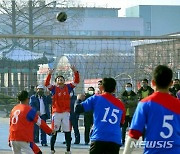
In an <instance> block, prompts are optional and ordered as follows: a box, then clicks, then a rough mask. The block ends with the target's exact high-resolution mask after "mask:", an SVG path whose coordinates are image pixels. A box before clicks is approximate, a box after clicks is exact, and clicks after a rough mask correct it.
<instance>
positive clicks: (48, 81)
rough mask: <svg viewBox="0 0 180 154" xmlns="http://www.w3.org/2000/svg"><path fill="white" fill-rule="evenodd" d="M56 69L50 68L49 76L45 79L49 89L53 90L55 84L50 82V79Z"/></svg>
mask: <svg viewBox="0 0 180 154" xmlns="http://www.w3.org/2000/svg"><path fill="white" fill-rule="evenodd" d="M53 71H54V69H49V70H48V76H47V78H46V80H45V83H44V85H45V86H46V87H47V88H48V89H49V90H52V88H53V86H52V85H51V84H50V80H51V75H52V73H53Z"/></svg>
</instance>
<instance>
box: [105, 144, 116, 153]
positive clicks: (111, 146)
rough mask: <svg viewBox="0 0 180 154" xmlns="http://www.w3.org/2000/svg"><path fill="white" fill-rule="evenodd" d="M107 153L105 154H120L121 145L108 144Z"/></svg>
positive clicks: (106, 145)
mask: <svg viewBox="0 0 180 154" xmlns="http://www.w3.org/2000/svg"><path fill="white" fill-rule="evenodd" d="M105 147H106V151H105V153H104V154H119V150H120V145H118V144H116V143H114V142H106V144H105Z"/></svg>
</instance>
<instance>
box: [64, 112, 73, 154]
mask: <svg viewBox="0 0 180 154" xmlns="http://www.w3.org/2000/svg"><path fill="white" fill-rule="evenodd" d="M62 130H63V132H64V133H65V141H66V150H67V151H70V149H71V123H70V113H69V112H64V113H63V119H62Z"/></svg>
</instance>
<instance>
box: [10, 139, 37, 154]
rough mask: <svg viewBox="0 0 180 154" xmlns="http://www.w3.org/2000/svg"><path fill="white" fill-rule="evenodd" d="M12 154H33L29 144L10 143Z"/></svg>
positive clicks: (20, 142)
mask: <svg viewBox="0 0 180 154" xmlns="http://www.w3.org/2000/svg"><path fill="white" fill-rule="evenodd" d="M11 147H12V151H13V154H21V153H22V151H24V152H25V153H26V154H34V152H33V150H32V148H31V144H30V142H22V141H11Z"/></svg>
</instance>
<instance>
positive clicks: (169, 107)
mask: <svg viewBox="0 0 180 154" xmlns="http://www.w3.org/2000/svg"><path fill="white" fill-rule="evenodd" d="M144 128H145V142H144V144H145V149H144V153H150V154H153V153H157V154H160V153H163V154H171V153H174V154H175V153H180V101H179V100H178V99H176V98H175V97H173V96H171V95H170V94H168V93H161V92H155V93H153V94H152V95H150V96H149V97H147V98H145V99H143V100H141V101H140V102H139V104H138V106H137V108H136V111H135V114H134V116H133V119H132V123H131V126H130V130H129V136H130V137H131V138H135V139H138V138H139V137H140V136H141V134H142V132H143V130H144Z"/></svg>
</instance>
